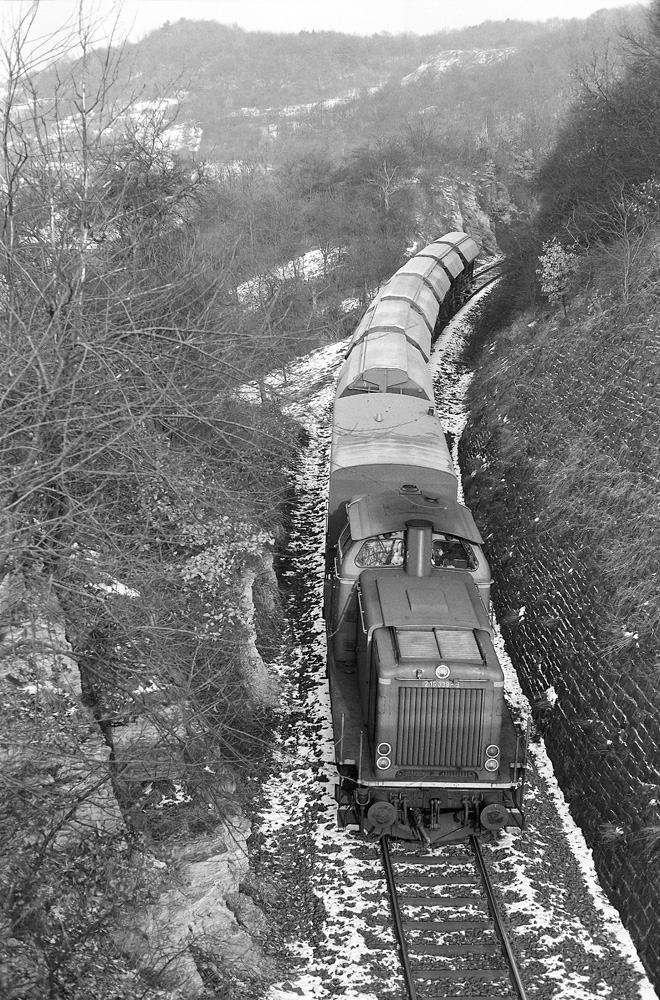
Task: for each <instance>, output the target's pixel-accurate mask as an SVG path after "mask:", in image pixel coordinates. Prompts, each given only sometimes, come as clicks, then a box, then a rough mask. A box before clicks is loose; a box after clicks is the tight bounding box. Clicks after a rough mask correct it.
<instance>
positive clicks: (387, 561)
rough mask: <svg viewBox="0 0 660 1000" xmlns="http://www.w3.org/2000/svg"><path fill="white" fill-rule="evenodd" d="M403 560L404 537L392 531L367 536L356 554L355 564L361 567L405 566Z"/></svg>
mask: <svg viewBox="0 0 660 1000" xmlns="http://www.w3.org/2000/svg"><path fill="white" fill-rule="evenodd" d="M403 560H404V546H403V538H401V537H400V536H399V537H396V536H395V535H394V533H392V534H390V535H378V536H377V537H376V538H367V539H366V541H365V542H363V543H362V547H361V548H360V551H359V552H358V553H357V555H356V556H355V565H356V566H359V567H360V568H361V569H365V568H367V567H371V566H403Z"/></svg>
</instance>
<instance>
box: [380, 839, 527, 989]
mask: <svg viewBox="0 0 660 1000" xmlns="http://www.w3.org/2000/svg"><path fill="white" fill-rule="evenodd" d="M380 847H381V855H382V859H383V868H384V872H385V879H386V883H387V890H388V894H389V900H390V908H391V911H392V918H393V922H394V931H395V936H396V941H397V946H398V950H399V955H400V958H401V965H402V970H403V977H404V981H405V985H406V992H407V996H408V1000H440V997H442V998H443V1000H452V998H455V1000H458V998H459V997H465V996H466V994H465V993H464V992H463V990H464V987H465V986H466V985H467V984H469V988H473V987H474V986H475V985H476V984H485V983H488V984H490V985H489V987H488V989H489V990H490V992H488V993H487V994H486V993H481V992H480V993H479V994H478V998H477V995H475V994H472V993H471V994H470V996H471V997H472V1000H527V995H526V993H525V988H524V986H523V983H522V980H521V977H520V973H519V971H518V968H517V965H516V961H515V956H514V954H513V949H512V947H511V943H510V941H509V938H508V935H507V933H506V930H505V928H504V923H503V919H502V915H501V912H500V909H499V907H498V905H497V899H496V896H495V893H494V890H493V886H492V883H491V880H490V877H489V875H488V872H487V869H486V866H485V864H484V859H483V855H482V853H481V848H480V846H479V843H478V841H477V840H476V838H474V837H472V838H470V848H471V853H470V852H468V851H467V850H466V849H465V847H464V846H463V845H452V847H451V848H445V849H443V851H441V852H436V853H434V854H420V853H413V852H411V851H409V850H406V849H402V848H400V847H399V845H397V850H396V852H395V853H393V852H392V850H391V849H390V843H389V838H388V837H382V838H381V842H380ZM461 851H462V853H459V852H461ZM437 890H441V893H440V894H438V892H437ZM480 890H481V891H480ZM484 907H485V908H486V912H485V911H484ZM480 908H481V912H480ZM408 910H413V911H421V912H422V917H421V919H417V918H414V917H408V916H406V915H405V911H408ZM466 932H468V933H467V935H466ZM466 938H469V940H466ZM438 939H440V940H438ZM468 963H469V964H468ZM433 984H436V986H435V989H436V990H442V992H441V993H440V992H428V991H429V990H433V989H434V985H433ZM478 988H481V986H479V987H478ZM454 990H458V991H459V992H450V991H454ZM498 990H507V991H508V992H498ZM511 990H513V992H511ZM493 991H495V992H493Z"/></svg>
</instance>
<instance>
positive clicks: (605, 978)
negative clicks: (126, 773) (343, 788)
mask: <svg viewBox="0 0 660 1000" xmlns="http://www.w3.org/2000/svg"><path fill="white" fill-rule="evenodd" d="M475 307H476V303H475V302H474V300H473V302H472V303H470V305H469V306H468V307H466V308H465V309H464V310H462V311H461V313H459V314H458V316H457V317H455V318H454V320H453V321H452V323H451V324H450V325H449V327H448V328H447V330H446V331H445V332H444V334H443V335H442V337H441V338H440V340H439V341H438V344H437V346H436V350H435V353H434V357H433V359H432V365H433V368H434V370H435V372H436V374H437V375H438V379H439V382H438V398H437V402H438V406H439V412H440V415H441V418H442V420H443V423H444V424H445V427H446V428H447V430H448V432H449V433H450V434H452V435H454V452H456V447H457V442H458V437H459V436H460V433H461V431H462V429H463V427H464V425H465V419H466V414H465V411H464V405H463V399H464V394H465V389H466V387H467V385H468V384H469V381H470V377H471V376H470V372H469V371H468V370H467V369H466V368H465V366H464V365H463V364H462V362H461V354H462V349H463V343H464V339H465V337H466V336H467V334H468V333H469V329H470V316H471V314H472V312H473V310H474V308H475ZM344 349H345V344H335V345H331V346H330V347H326V348H323V349H321V350H320V351H317V352H315V353H314V354H312V355H309V356H308V357H307V358H304V359H300V360H298V361H297V362H296V363H295V364H294V365H292V366H291V369H290V370H289V372H288V373H287V386H286V390H285V389H284V387H282V386H280V392H282V393H284V392H285V391H286V392H287V393H288V398H289V400H290V409H291V412H292V414H293V415H295V416H296V417H297V418H298V419H300V420H301V421H302V422H303V423H304V425H305V426H306V428H307V430H308V432H309V435H310V444H309V447H308V449H307V452H306V454H305V455H304V457H303V459H302V461H301V464H300V468H299V470H298V474H297V478H296V483H295V490H296V496H297V504H296V509H295V510H294V512H293V524H292V530H291V544H290V550H291V551H290V555H291V560H290V566H289V568H288V570H287V573H288V577H287V578H286V579H287V580H288V581H289V584H290V589H289V595H290V596H289V600H290V609H289V613H290V619H291V629H292V645H291V649H290V650H289V651H288V652H287V656H286V658H285V659H283V661H282V663H281V664H280V665H279V673H280V675H281V680H282V684H283V691H284V693H283V704H284V705H286V706H287V712H288V722H287V723H285V725H284V726H283V727H282V731H281V736H280V746H279V758H280V761H281V772H280V773H279V774H274V775H273V779H272V783H271V789H272V793H271V795H270V797H269V800H270V804H269V807H268V808H267V809H266V810H265V811H264V813H263V815H262V817H261V828H260V840H261V843H262V856H265V857H266V858H267V859H270V863H271V865H272V867H273V870H274V871H275V870H276V871H277V872H278V873H279V877H281V878H283V879H284V884H285V885H286V886H287V887H288V888H287V890H286V891H287V892H288V893H289V900H288V903H289V906H290V908H291V910H292V921H293V925H294V926H295V928H296V930H295V931H294V933H292V935H291V939H290V940H289V942H288V949H289V954H290V962H291V968H292V969H295V970H296V971H295V972H292V973H291V975H290V978H289V980H287V981H284V982H281V983H278V984H277V985H275V986H272V987H271V988H270V990H269V991H268V993H267V995H266V1000H301V998H302V1000H329V998H331V997H338V998H344V1000H385V998H388V997H400V996H401V995H402V980H401V977H400V973H399V968H398V960H397V958H396V954H395V952H394V948H393V938H392V934H391V931H390V930H389V929H388V910H387V903H386V899H385V894H384V890H383V883H382V882H381V881H380V880H379V878H378V877H377V872H378V871H379V858H378V853H377V849H376V848H374V847H369V846H367V845H365V844H363V842H362V841H360V840H359V839H356V838H355V837H354V836H352V835H351V834H350V833H348V832H345V831H341V832H340V831H338V830H337V829H336V822H335V810H336V807H335V802H334V798H333V785H334V780H335V778H334V767H333V760H334V753H333V746H332V730H331V723H330V705H329V698H328V691H327V684H326V680H325V634H324V625H323V620H322V618H321V601H322V589H323V568H324V563H323V542H324V530H325V495H326V490H327V479H328V458H329V434H330V416H331V405H332V398H333V389H334V382H335V378H336V374H337V371H338V369H339V367H340V365H341V362H342V360H343V351H344ZM497 650H498V655H499V656H500V659H501V661H502V664H503V667H504V670H505V676H506V686H507V692H508V697H509V699H510V704H511V708H512V712H513V713H514V716H515V717H516V718H517V719H519V720H521V721H522V723H523V725H524V724H525V723H526V720H527V719H528V718H530V715H531V712H530V707H529V704H528V703H527V701H526V699H525V697H524V695H523V693H522V690H521V688H520V686H519V684H518V681H517V678H516V675H515V672H514V670H513V668H512V666H511V663H510V661H509V658H508V656H507V655H506V650H505V649H504V646H503V643H502V640H501V637H500V636H499V633H497ZM526 812H527V820H528V826H527V830H526V831H525V832H524V833H523V834H512V833H510V832H507V833H506V834H504V835H502V836H501V837H500V839H499V840H498V842H497V843H496V844H495V845H491V846H490V847H487V848H486V849H485V855H486V857H487V862H488V865H489V868H490V869H491V874H492V875H493V878H494V879H495V881H496V884H497V886H498V891H499V894H500V896H501V898H502V900H503V902H504V905H505V909H506V912H507V914H508V918H509V925H510V926H509V931H510V936H511V938H512V940H513V943H514V947H515V949H516V952H517V954H518V957H519V961H520V964H521V969H522V974H523V978H524V980H525V982H526V985H527V990H528V996H529V998H530V1000H532V998H534V1000H601V998H608V1000H633V998H634V1000H657V996H656V993H655V992H654V990H653V988H652V986H651V985H650V983H649V982H648V980H647V979H646V977H645V976H644V973H643V969H642V966H641V964H640V962H639V959H638V958H637V955H636V952H635V949H634V947H633V945H632V942H631V940H630V937H629V935H628V933H627V931H626V930H625V929H624V928H623V926H622V924H621V921H620V919H619V917H618V914H617V913H616V911H615V910H614V908H613V907H612V906H611V905H610V904H609V903H608V902H607V900H606V899H605V896H604V894H603V892H602V890H601V888H600V886H599V884H598V881H597V878H596V875H595V870H594V866H593V861H592V858H591V853H590V851H589V849H588V848H587V846H586V844H585V842H584V839H583V837H582V835H581V833H580V831H579V830H578V829H577V827H576V826H575V824H574V823H573V820H572V818H571V816H570V812H569V810H568V806H567V804H566V802H565V800H564V797H563V795H562V792H561V790H560V789H559V787H558V785H557V782H556V780H555V778H554V775H553V772H552V767H551V764H550V762H549V759H548V756H547V753H546V751H545V746H544V744H543V740H542V739H540V738H538V737H537V736H533V738H532V741H531V744H530V758H529V769H528V784H527V795H526Z"/></svg>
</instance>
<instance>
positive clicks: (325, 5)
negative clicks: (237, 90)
mask: <svg viewBox="0 0 660 1000" xmlns="http://www.w3.org/2000/svg"><path fill="white" fill-rule="evenodd" d="M641 2H643V3H649V2H650V0H641ZM79 4H80V0H40V3H39V11H38V15H37V20H36V22H35V25H34V28H33V32H32V36H33V37H34V35H35V34H36V35H40V36H41V37H42V38H43V37H44V36H49V35H52V34H53V33H54V32H56V31H57V30H58V28H61V27H62V25H64V24H65V23H66V22H67V21H69V22H70V21H71V19H72V18H75V13H76V11H77V9H78V7H79ZM629 5H630V4H628V3H626V0H124V2H123V3H118V2H116V0H83V9H84V12H85V14H86V15H88V16H89V15H93V16H96V15H100V16H101V17H104V16H105V15H109V17H110V19H111V20H113V21H114V19H115V18H116V17H117V16H119V35H120V36H122V37H123V36H128V37H129V38H130V39H131V40H137V39H139V38H141V37H142V36H143V35H145V34H148V32H150V31H153V30H154V29H155V28H157V27H159V26H160V25H161V24H163V23H164V22H165V21H168V20H169V21H177V20H179V18H181V17H186V18H189V19H192V20H214V21H220V22H222V23H224V24H238V25H240V27H242V28H245V29H246V30H248V31H259V30H262V31H303V30H306V31H313V30H317V31H319V30H333V31H343V32H349V33H353V34H367V35H371V34H375V33H377V32H383V31H389V32H391V33H392V34H396V33H399V32H404V31H411V32H414V33H416V34H422V35H423V34H431V33H433V32H435V31H439V30H442V29H443V28H458V27H462V26H464V25H467V24H478V23H479V22H481V21H486V20H491V21H499V20H506V18H514V19H515V18H520V19H524V20H527V21H543V20H547V19H548V18H553V17H559V18H571V17H578V18H584V17H588V16H589V14H592V13H593V12H594V11H596V10H600V9H603V8H606V9H613V8H617V7H619V8H621V7H625V6H629ZM29 7H30V3H29V2H27V0H0V12H1V13H2V36H3V38H4V40H5V41H6V40H7V37H8V35H9V34H11V31H12V27H13V25H14V24H15V20H16V17H17V15H18V16H20V14H21V12H25V11H26V10H28V9H29Z"/></svg>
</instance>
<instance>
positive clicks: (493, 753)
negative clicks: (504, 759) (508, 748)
mask: <svg viewBox="0 0 660 1000" xmlns="http://www.w3.org/2000/svg"><path fill="white" fill-rule="evenodd" d="M499 755H500V748H499V747H498V746H497V745H496V744H495V743H491V744H490V746H488V747H486V756H487V757H499Z"/></svg>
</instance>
